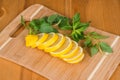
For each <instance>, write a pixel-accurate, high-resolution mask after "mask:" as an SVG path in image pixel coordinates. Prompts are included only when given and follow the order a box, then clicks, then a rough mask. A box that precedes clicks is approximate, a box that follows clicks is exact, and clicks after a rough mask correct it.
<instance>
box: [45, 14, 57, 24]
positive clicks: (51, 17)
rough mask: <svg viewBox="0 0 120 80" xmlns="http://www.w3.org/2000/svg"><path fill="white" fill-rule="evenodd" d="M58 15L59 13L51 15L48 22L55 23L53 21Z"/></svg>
mask: <svg viewBox="0 0 120 80" xmlns="http://www.w3.org/2000/svg"><path fill="white" fill-rule="evenodd" d="M57 16H58V15H57V14H53V15H51V16H49V17H48V19H47V21H48V23H50V24H53V22H54V21H55V19H56V18H57Z"/></svg>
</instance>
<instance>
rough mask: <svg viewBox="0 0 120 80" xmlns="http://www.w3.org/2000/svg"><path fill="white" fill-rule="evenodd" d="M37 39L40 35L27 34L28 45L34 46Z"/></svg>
mask: <svg viewBox="0 0 120 80" xmlns="http://www.w3.org/2000/svg"><path fill="white" fill-rule="evenodd" d="M37 40H38V35H27V36H26V37H25V41H26V46H27V47H32V48H34V46H35V43H36V41H37Z"/></svg>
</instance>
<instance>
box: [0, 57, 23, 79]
mask: <svg viewBox="0 0 120 80" xmlns="http://www.w3.org/2000/svg"><path fill="white" fill-rule="evenodd" d="M12 79H15V80H20V79H21V66H19V65H17V64H14V63H12V62H10V61H7V60H5V59H2V58H0V80H12Z"/></svg>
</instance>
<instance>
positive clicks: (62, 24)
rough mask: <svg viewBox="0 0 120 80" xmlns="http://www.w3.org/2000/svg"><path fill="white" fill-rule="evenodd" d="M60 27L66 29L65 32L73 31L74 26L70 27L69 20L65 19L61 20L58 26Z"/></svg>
mask: <svg viewBox="0 0 120 80" xmlns="http://www.w3.org/2000/svg"><path fill="white" fill-rule="evenodd" d="M58 26H59V27H60V29H64V30H71V29H72V26H71V25H70V21H69V18H67V17H64V18H62V19H61V22H60V23H59V25H58Z"/></svg>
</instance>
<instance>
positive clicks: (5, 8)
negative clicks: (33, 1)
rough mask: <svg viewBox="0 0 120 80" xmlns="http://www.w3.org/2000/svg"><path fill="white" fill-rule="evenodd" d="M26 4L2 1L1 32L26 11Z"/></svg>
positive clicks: (0, 3) (17, 0) (0, 14)
mask: <svg viewBox="0 0 120 80" xmlns="http://www.w3.org/2000/svg"><path fill="white" fill-rule="evenodd" d="M11 2H12V5H11V4H10V3H11ZM19 3H21V4H19ZM24 3H25V1H24V0H21V1H19V0H14V1H13V0H0V32H1V31H2V30H3V29H4V28H5V26H7V25H8V23H10V21H11V20H12V19H13V18H15V17H16V16H17V15H18V14H19V13H20V12H21V11H22V10H23V9H24Z"/></svg>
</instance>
